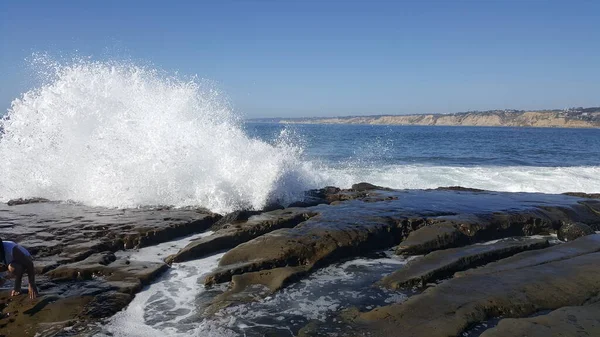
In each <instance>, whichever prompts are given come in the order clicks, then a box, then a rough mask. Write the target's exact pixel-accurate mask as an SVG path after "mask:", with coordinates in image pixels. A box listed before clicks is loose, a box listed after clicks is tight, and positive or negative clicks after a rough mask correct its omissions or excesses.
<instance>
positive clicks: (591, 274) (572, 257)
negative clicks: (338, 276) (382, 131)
mask: <svg viewBox="0 0 600 337" xmlns="http://www.w3.org/2000/svg"><path fill="white" fill-rule="evenodd" d="M599 240H600V235H599V234H594V235H590V236H586V237H583V238H580V239H577V240H574V241H572V242H570V243H567V244H561V245H557V246H553V247H549V248H545V249H539V250H534V251H529V252H523V253H519V254H516V255H514V256H512V257H510V258H509V259H510V260H511V261H510V262H503V261H504V260H500V261H499V262H496V263H495V265H494V264H491V265H490V269H491V270H489V271H488V272H477V273H466V274H465V275H462V277H455V278H452V279H449V280H447V281H445V282H443V283H441V284H439V285H436V286H434V287H430V288H428V289H426V290H425V291H424V292H422V293H421V294H418V295H415V296H412V297H410V298H409V299H408V300H407V301H406V302H403V303H398V304H392V305H387V306H383V307H379V308H376V309H374V310H371V311H367V312H359V311H358V310H349V311H347V312H345V313H344V314H343V315H341V319H342V320H344V322H345V324H347V325H349V326H350V327H349V328H348V329H347V331H348V332H344V333H342V334H341V336H400V337H413V336H414V337H417V336H418V337H421V336H430V337H436V336H457V335H460V334H462V333H463V332H465V331H467V330H468V329H469V327H471V326H474V325H475V324H477V323H480V322H485V321H487V320H489V319H492V318H494V317H504V319H503V320H501V321H500V322H501V324H499V325H498V327H496V328H495V329H492V330H490V331H489V332H486V333H488V335H486V334H485V333H484V335H482V336H524V335H527V334H521V331H525V330H524V329H528V328H531V326H528V325H527V324H526V323H527V322H532V324H535V322H536V320H541V319H543V318H541V316H540V318H537V317H532V318H526V317H528V316H532V315H535V314H537V313H539V312H543V311H547V310H556V309H559V308H562V307H570V306H582V305H586V304H589V303H595V302H597V300H598V297H597V296H598V294H599V292H600V272H599V271H598V267H597V266H598V264H599V263H600V252H592V251H597V250H598V249H600V241H599ZM594 243H595V244H596V247H595V248H594V249H590V246H591V245H592V244H594ZM567 245H569V246H567ZM565 246H567V247H565ZM570 250H573V251H574V252H576V253H572V254H569V253H568V251H570ZM499 265H502V266H503V267H502V268H501V269H498V266H499ZM487 268H488V267H487V266H484V267H481V268H480V269H481V270H485V269H487ZM477 270H479V269H475V271H477ZM577 308H578V309H565V310H567V312H568V311H569V310H574V311H577V312H578V315H579V316H580V317H582V319H585V318H588V317H598V316H594V314H595V312H596V310H597V307H596V306H583V307H577ZM555 315H559V316H560V315H564V311H559V312H558V313H556V314H555ZM520 317H523V320H520V319H519V320H509V319H508V318H520ZM515 322H523V323H522V324H521V323H515ZM513 323H514V324H513ZM517 324H518V325H517ZM555 324H557V326H558V325H559V322H558V321H557V322H555ZM585 324H586V327H583V326H582V325H580V328H581V329H580V330H582V331H583V332H582V334H581V335H582V336H583V335H585V334H584V333H588V335H589V336H592V335H594V334H592V332H593V331H596V330H595V329H597V326H596V325H594V324H597V320H596V323H594V322H593V319H592V320H591V321H589V322H587V323H585ZM513 328H514V330H513ZM536 329H537V328H536ZM561 329H571V328H569V327H566V326H562V327H561ZM537 330H539V329H537ZM318 331H319V329H318V325H317V328H315V325H314V324H313V325H309V326H307V327H306V328H305V329H303V330H302V331H301V333H300V336H318V335H319V332H318ZM541 331H543V329H542V330H541ZM565 331H567V330H565ZM588 335H585V336H588ZM528 336H529V335H528ZM540 336H542V335H540Z"/></svg>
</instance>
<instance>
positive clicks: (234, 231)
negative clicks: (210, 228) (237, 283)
mask: <svg viewBox="0 0 600 337" xmlns="http://www.w3.org/2000/svg"><path fill="white" fill-rule="evenodd" d="M315 215H316V213H314V212H310V211H308V210H306V209H303V208H286V209H283V210H277V211H272V212H267V213H262V214H260V215H258V216H256V217H254V218H249V219H247V221H245V222H243V221H240V222H237V223H236V224H227V225H224V226H223V227H222V228H221V229H219V230H218V231H216V232H215V233H213V234H212V235H210V236H207V237H204V238H201V239H199V240H196V241H192V242H191V243H189V244H188V245H187V246H186V247H185V248H183V249H182V250H181V251H179V252H178V253H177V254H175V255H173V256H169V257H168V258H167V260H166V261H167V263H173V262H183V261H188V260H193V259H198V258H201V257H203V256H206V255H209V254H212V253H215V252H218V251H221V250H225V249H230V248H233V247H235V246H237V245H239V244H241V243H244V242H246V241H249V240H251V239H254V238H256V237H258V236H261V235H263V234H266V233H268V232H271V231H274V230H276V229H280V228H291V227H294V226H296V225H298V224H299V223H301V222H303V221H306V220H307V219H309V218H310V217H312V216H315Z"/></svg>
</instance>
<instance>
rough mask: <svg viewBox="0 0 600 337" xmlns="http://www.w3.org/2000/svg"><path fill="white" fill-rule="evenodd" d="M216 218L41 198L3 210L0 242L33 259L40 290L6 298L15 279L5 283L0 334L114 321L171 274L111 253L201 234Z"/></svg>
mask: <svg viewBox="0 0 600 337" xmlns="http://www.w3.org/2000/svg"><path fill="white" fill-rule="evenodd" d="M219 218H220V216H219V215H217V214H213V213H210V212H207V211H205V210H193V209H189V210H181V209H180V210H175V209H169V208H159V209H127V210H119V209H105V208H94V207H86V206H82V205H74V204H63V203H55V202H45V201H44V202H41V201H38V200H36V201H34V202H19V203H13V205H12V206H8V205H4V206H2V205H0V224H2V225H1V226H0V236H1V237H2V238H3V239H4V240H12V241H15V242H17V243H19V244H20V245H22V246H24V247H26V248H27V249H28V250H29V252H30V253H31V254H32V255H33V256H34V264H35V267H36V272H37V274H38V275H37V276H36V283H37V285H38V288H39V291H40V296H39V297H38V298H37V299H35V300H30V299H29V298H27V295H26V294H24V295H20V296H16V297H9V294H10V291H9V290H10V289H12V281H9V282H5V284H4V285H3V290H2V292H0V307H2V317H1V318H0V335H6V336H34V335H36V333H37V334H38V335H40V336H52V335H54V334H55V333H56V332H57V331H61V330H63V329H64V328H67V327H68V328H69V329H71V330H72V331H77V330H78V328H81V329H85V323H87V322H89V321H90V320H95V319H99V318H105V317H109V316H111V315H113V314H114V313H116V312H117V311H119V310H121V309H122V308H124V307H125V306H126V305H127V304H128V303H129V302H130V301H131V299H132V298H133V295H134V294H135V293H137V292H138V291H140V290H141V288H142V286H143V285H146V284H149V283H150V282H152V281H153V280H155V279H156V278H157V277H158V276H159V275H161V274H162V273H163V272H165V271H166V270H167V268H168V267H167V265H166V264H165V263H160V262H141V261H129V260H126V259H120V258H118V257H117V256H115V254H114V252H116V251H119V250H122V249H132V248H139V247H145V246H149V245H154V244H158V243H161V242H165V241H169V240H172V239H174V238H176V237H181V236H185V235H189V234H192V233H198V232H202V231H204V230H206V229H207V228H209V227H210V226H211V225H212V224H214V223H215V222H216V221H217V220H218V219H219ZM26 279H27V278H26V277H24V287H26V284H27V281H26Z"/></svg>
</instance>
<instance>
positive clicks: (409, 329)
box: [0, 183, 600, 337]
mask: <svg viewBox="0 0 600 337" xmlns="http://www.w3.org/2000/svg"><path fill="white" fill-rule="evenodd" d="M295 206H297V207H290V208H287V209H280V208H281V207H280V206H279V205H272V207H269V210H268V211H267V210H265V211H260V212H257V211H239V212H234V213H232V214H229V215H226V216H225V217H222V216H220V215H218V214H213V213H210V212H207V211H206V210H199V209H197V210H195V209H172V208H168V207H164V208H154V209H150V208H148V209H144V208H140V209H127V210H118V209H105V208H94V207H85V206H82V205H74V204H62V203H55V202H48V201H45V200H35V199H34V200H33V201H28V200H21V201H18V202H15V203H13V206H8V205H0V237H2V238H6V239H10V240H14V241H17V242H19V243H20V244H22V245H23V246H25V247H26V248H28V249H29V250H30V252H31V253H32V254H33V255H34V256H35V261H36V262H35V263H36V268H37V271H38V283H39V288H40V294H41V296H40V297H39V298H38V299H37V300H35V301H30V300H29V299H27V298H26V296H25V295H22V296H18V297H15V298H10V297H8V291H7V290H5V291H2V292H0V309H1V310H2V315H1V316H0V336H1V335H6V336H25V337H28V336H35V335H37V336H42V337H43V336H54V335H56V334H57V333H61V331H62V332H64V329H65V328H67V327H68V329H69V334H71V335H86V333H88V332H89V331H88V330H85V329H87V328H89V323H90V322H97V321H99V320H102V319H104V318H107V317H110V316H111V315H113V314H114V313H116V312H117V311H119V310H121V309H122V308H124V307H125V306H126V305H127V304H128V303H129V302H130V301H131V300H132V298H133V296H134V294H135V293H137V292H138V291H139V290H140V289H141V288H142V287H143V286H144V285H146V284H149V283H151V282H153V281H154V280H155V279H156V278H157V277H159V276H160V275H161V274H162V273H163V272H164V271H166V270H167V269H168V264H167V263H163V262H160V261H158V262H139V261H129V260H127V259H125V258H119V256H123V255H122V254H115V252H117V251H119V250H124V249H132V248H139V247H145V246H150V245H155V244H159V243H162V242H168V241H170V240H173V239H175V238H178V237H182V236H186V235H190V234H194V233H201V232H203V231H206V230H209V229H210V230H214V233H213V234H212V235H210V236H206V237H203V238H201V239H199V240H195V241H192V242H191V243H190V244H189V245H188V246H187V247H185V248H184V249H182V250H181V251H179V252H178V253H177V254H175V255H172V256H170V257H168V258H167V259H166V262H168V263H177V262H182V261H190V260H193V259H197V258H202V257H203V256H207V255H211V254H214V253H217V252H220V251H224V250H228V251H227V252H226V253H225V254H224V255H223V257H222V258H221V259H220V261H219V267H218V268H217V270H215V271H214V272H212V273H210V274H209V275H208V276H207V277H206V278H205V279H204V282H205V284H206V285H207V286H211V285H214V284H216V283H223V282H231V284H230V287H229V289H228V290H227V291H225V293H221V294H220V295H218V296H216V297H214V298H213V300H212V303H210V305H208V306H206V302H204V303H202V308H207V310H206V314H207V315H210V314H211V313H214V312H216V311H218V310H220V309H221V308H224V307H227V306H229V305H235V304H237V303H243V302H247V301H255V300H259V299H260V298H263V297H265V296H267V295H268V294H272V293H273V292H276V291H278V290H280V289H282V288H283V287H285V286H286V285H288V284H290V283H293V282H295V281H297V280H298V279H301V278H302V277H305V276H306V275H307V274H310V273H311V272H313V271H315V270H317V269H319V268H323V267H326V266H328V265H330V264H332V263H335V262H339V261H343V260H345V259H349V258H353V257H359V256H365V255H369V254H372V253H376V252H379V251H381V250H389V249H391V248H393V247H395V248H396V252H397V253H398V254H402V255H415V254H417V255H422V254H425V256H424V257H421V258H419V259H417V260H415V261H414V262H412V263H411V264H410V266H409V267H408V268H406V269H405V270H404V271H403V270H402V269H401V270H399V271H398V272H397V273H394V274H396V276H394V277H398V280H395V281H394V280H393V281H390V282H388V283H389V284H388V285H386V287H390V288H392V289H396V288H398V290H395V291H398V292H400V293H401V292H402V290H401V289H399V288H402V287H404V286H408V285H411V284H412V285H415V284H416V285H425V286H428V285H431V284H432V282H440V281H441V283H439V284H435V283H434V286H432V287H429V288H426V289H425V290H424V291H423V292H422V293H419V294H417V295H414V296H412V297H410V298H409V299H408V300H407V301H406V302H405V303H403V304H401V303H393V304H387V305H385V306H383V307H379V308H377V309H374V310H371V311H368V312H359V311H357V310H349V311H347V312H345V313H344V314H342V316H341V320H342V321H344V322H345V323H346V324H348V325H349V326H350V327H352V329H346V330H344V331H346V334H349V335H362V334H368V335H370V336H388V335H395V336H447V335H457V334H459V333H461V332H463V331H465V330H466V329H468V327H470V326H472V325H473V324H477V323H478V322H482V321H485V320H486V319H489V318H490V317H497V316H502V317H505V318H510V317H514V318H526V317H527V316H530V315H533V314H536V313H539V312H542V311H548V310H555V309H559V308H561V307H565V306H578V305H583V304H591V303H593V301H592V299H593V298H594V296H597V294H598V291H600V289H599V288H600V275H599V272H598V268H597V266H598V263H599V262H600V261H598V258H599V256H600V242H598V241H600V239H599V236H600V234H593V233H592V232H591V231H589V230H587V229H582V228H586V227H584V226H580V225H577V226H573V227H571V228H567V227H564V229H565V230H566V229H568V238H567V240H568V242H567V243H563V244H559V245H555V246H551V247H547V246H548V242H547V241H546V240H545V239H541V240H538V239H531V238H529V239H527V238H522V237H524V236H531V235H551V234H552V235H553V234H557V231H558V230H559V229H560V228H563V226H564V225H565V224H583V225H585V226H587V227H589V228H590V229H592V230H598V229H599V228H600V200H598V199H593V198H589V197H587V196H570V195H547V194H532V193H499V192H489V191H480V190H470V189H465V188H459V187H452V188H445V189H438V190H400V191H398V190H390V189H385V188H381V187H378V186H375V185H371V184H367V183H361V184H356V185H354V186H353V188H352V189H348V190H340V189H338V188H334V187H327V188H325V189H321V190H314V191H310V192H309V193H307V198H306V199H305V200H303V201H301V202H298V203H296V205H295ZM219 220H221V221H219ZM572 229H574V230H572ZM565 233H567V232H565ZM582 235H583V236H582ZM579 236H582V237H579ZM509 237H510V238H511V239H506V238H509ZM566 237H567V236H565V238H566ZM577 237H578V238H577ZM497 239H505V240H504V241H500V242H496V243H491V244H487V245H483V244H480V243H483V242H487V241H490V240H497ZM419 260H420V261H421V262H418V261H419ZM477 266H480V267H479V268H475V267H477ZM473 268H475V269H473ZM394 274H392V275H394ZM448 278H449V279H448ZM389 279H390V280H391V279H392V276H389ZM370 282H371V281H370ZM384 283H385V282H384ZM4 287H5V289H10V288H9V287H10V284H8V285H5V286H4ZM219 289H220V288H219ZM386 291H387V290H386ZM212 293H213V294H215V293H220V290H218V289H216V290H215V292H212ZM402 294H403V293H402ZM199 319H200V318H199ZM317 325H318V324H317ZM498 328H500V325H499V326H498ZM300 334H304V335H319V332H318V330H316V332H314V331H313V332H312V333H311V332H310V331H309V330H306V329H305V330H303V331H301V333H300Z"/></svg>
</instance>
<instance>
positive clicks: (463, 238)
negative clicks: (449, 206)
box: [396, 222, 470, 255]
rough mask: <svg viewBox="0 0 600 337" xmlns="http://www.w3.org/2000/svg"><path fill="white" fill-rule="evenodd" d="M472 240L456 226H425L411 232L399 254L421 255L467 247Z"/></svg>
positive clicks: (451, 224)
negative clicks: (439, 250)
mask: <svg viewBox="0 0 600 337" xmlns="http://www.w3.org/2000/svg"><path fill="white" fill-rule="evenodd" d="M469 242H470V238H469V237H468V236H467V235H466V234H464V233H463V232H461V231H460V230H459V229H458V226H457V225H456V224H453V223H450V222H445V223H438V224H434V225H431V226H424V227H421V228H419V229H418V230H416V231H414V232H411V233H410V234H409V235H408V238H407V239H406V240H404V241H403V242H402V243H401V244H400V245H399V246H398V247H397V248H396V253H397V254H406V255H420V254H427V253H429V252H431V251H434V250H438V249H445V248H452V247H458V246H463V245H466V244H468V243H469Z"/></svg>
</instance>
